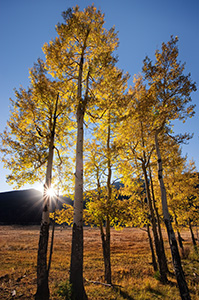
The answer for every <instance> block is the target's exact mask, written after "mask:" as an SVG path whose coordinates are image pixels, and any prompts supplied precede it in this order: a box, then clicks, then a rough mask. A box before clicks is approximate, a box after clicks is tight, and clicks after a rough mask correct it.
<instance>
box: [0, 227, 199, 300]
mask: <svg viewBox="0 0 199 300" xmlns="http://www.w3.org/2000/svg"><path fill="white" fill-rule="evenodd" d="M71 235H72V232H71V228H64V229H63V230H61V229H60V228H56V231H55V244H54V253H53V259H52V265H51V271H50V278H49V285H50V291H51V300H61V299H64V297H61V296H58V291H60V287H59V286H60V284H61V283H62V282H66V281H67V280H68V278H69V265H70V248H71ZM164 236H165V238H166V235H165V233H164ZM182 236H183V238H184V239H185V242H184V243H185V248H186V252H187V256H188V257H187V258H186V259H183V260H182V264H183V268H184V271H185V275H186V279H187V283H188V285H189V289H190V294H191V298H192V300H197V299H199V256H198V255H196V254H195V253H194V251H193V247H192V244H191V239H190V235H189V232H188V231H183V232H182ZM38 238H39V226H31V227H19V226H18V227H17V226H0V299H1V300H6V299H22V300H27V299H30V300H32V299H34V294H35V292H36V259H37V247H38ZM84 241H85V242H84V249H85V251H84V278H85V289H86V292H87V295H88V298H89V300H109V299H112V300H113V299H117V300H123V299H130V300H151V299H169V300H178V299H179V300H180V299H181V298H180V296H179V292H178V288H177V286H176V280H175V276H173V275H172V274H171V275H170V276H169V280H170V284H167V285H163V284H161V283H160V281H159V280H158V274H154V272H153V268H152V265H151V255H150V251H149V244H148V239H147V233H146V232H144V231H142V230H140V229H130V228H127V229H124V230H122V231H115V230H114V229H112V231H111V262H112V281H113V286H112V287H109V286H105V285H102V284H97V283H96V282H102V283H103V282H104V266H103V258H102V248H101V240H100V235H99V230H98V229H97V228H92V229H91V228H85V230H84ZM165 246H166V252H167V257H168V262H169V268H170V271H171V272H172V273H173V269H172V264H171V256H170V251H169V247H168V243H167V242H166V243H165ZM94 282H95V283H94Z"/></svg>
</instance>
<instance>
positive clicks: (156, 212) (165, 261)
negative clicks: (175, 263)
mask: <svg viewBox="0 0 199 300" xmlns="http://www.w3.org/2000/svg"><path fill="white" fill-rule="evenodd" d="M149 178H150V183H151V194H152V200H153V207H154V211H155V214H156V218H157V225H158V233H159V242H160V247H161V253H162V259H163V265H164V271H165V272H166V273H168V272H169V269H168V265H167V258H166V254H165V249H164V241H163V236H162V229H161V225H160V216H159V212H158V208H157V206H156V201H155V193H154V188H153V179H152V174H151V168H150V165H149Z"/></svg>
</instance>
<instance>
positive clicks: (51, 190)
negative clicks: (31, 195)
mask: <svg viewBox="0 0 199 300" xmlns="http://www.w3.org/2000/svg"><path fill="white" fill-rule="evenodd" d="M46 194H47V195H48V196H49V197H51V198H53V197H55V196H56V193H55V190H54V189H53V188H52V187H51V188H49V189H47V190H46Z"/></svg>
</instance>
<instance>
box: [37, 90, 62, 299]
mask: <svg viewBox="0 0 199 300" xmlns="http://www.w3.org/2000/svg"><path fill="white" fill-rule="evenodd" d="M58 99H59V94H58V95H57V100H56V104H55V111H54V117H53V124H52V128H50V129H51V134H50V142H49V154H48V161H47V169H46V180H45V184H44V193H43V211H42V221H41V228H40V237H39V246H38V255H37V292H36V295H35V300H48V299H49V296H50V292H49V286H48V273H49V270H48V266H47V251H48V238H49V224H50V218H49V205H50V196H49V195H48V193H47V191H48V189H50V187H51V179H52V167H53V154H54V138H55V128H56V118H57V117H56V114H57V105H58ZM50 127H51V124H50Z"/></svg>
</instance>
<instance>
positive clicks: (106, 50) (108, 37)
mask: <svg viewBox="0 0 199 300" xmlns="http://www.w3.org/2000/svg"><path fill="white" fill-rule="evenodd" d="M63 17H64V20H65V23H62V24H58V26H57V33H58V37H57V38H55V40H53V41H51V42H50V43H49V44H46V45H44V53H45V55H46V62H47V65H48V71H49V72H50V73H51V74H52V75H53V76H55V77H56V78H57V79H58V80H60V81H62V83H64V82H68V81H70V82H71V83H72V84H73V87H74V89H75V92H74V93H73V95H72V96H71V102H70V103H71V109H73V112H74V113H75V114H76V121H77V141H76V169H75V197H74V220H73V234H72V251H71V265H70V282H71V284H72V287H73V297H74V298H75V299H78V300H81V299H87V296H86V293H85V289H84V285H83V144H84V118H85V114H86V112H87V111H89V109H90V108H91V107H95V106H97V105H98V103H99V101H100V100H99V98H98V96H97V95H95V94H94V92H93V88H94V85H95V84H97V82H98V81H101V80H105V76H106V69H107V67H108V66H110V65H111V64H114V63H115V62H116V60H115V59H114V57H113V51H114V50H115V49H116V47H117V45H118V39H117V35H116V33H115V31H114V28H111V29H110V30H106V29H105V28H104V27H103V25H104V15H103V14H102V13H101V11H100V10H98V11H97V9H96V8H95V7H94V6H89V7H87V8H86V9H85V10H84V11H80V10H79V7H78V6H76V7H74V8H73V9H69V10H68V11H66V12H64V13H63Z"/></svg>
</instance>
